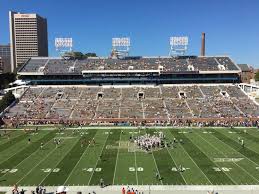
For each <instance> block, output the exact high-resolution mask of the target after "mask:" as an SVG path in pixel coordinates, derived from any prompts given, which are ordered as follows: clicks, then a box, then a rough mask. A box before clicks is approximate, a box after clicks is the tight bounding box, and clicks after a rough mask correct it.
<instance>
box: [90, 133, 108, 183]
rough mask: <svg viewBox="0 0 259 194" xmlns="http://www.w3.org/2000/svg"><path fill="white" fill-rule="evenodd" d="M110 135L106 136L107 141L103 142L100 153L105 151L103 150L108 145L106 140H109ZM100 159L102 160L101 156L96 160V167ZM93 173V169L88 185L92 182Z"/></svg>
mask: <svg viewBox="0 0 259 194" xmlns="http://www.w3.org/2000/svg"><path fill="white" fill-rule="evenodd" d="M108 137H109V135H108V136H107V137H106V140H105V142H104V144H103V147H102V150H101V152H100V154H102V153H103V150H104V148H105V147H106V146H105V145H106V142H107V140H108ZM99 160H100V158H99V157H98V159H97V160H96V163H95V168H96V167H97V164H98V161H99ZM93 175H94V171H93V173H92V174H91V176H90V179H89V181H88V183H87V185H90V182H91V179H92V177H93Z"/></svg>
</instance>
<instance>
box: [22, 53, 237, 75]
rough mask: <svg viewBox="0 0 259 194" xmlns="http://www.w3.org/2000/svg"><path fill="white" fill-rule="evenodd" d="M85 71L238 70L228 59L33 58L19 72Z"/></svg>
mask: <svg viewBox="0 0 259 194" xmlns="http://www.w3.org/2000/svg"><path fill="white" fill-rule="evenodd" d="M83 70H88V71H89V70H99V71H108V70H159V71H160V72H161V73H168V72H188V71H230V70H239V68H238V67H237V66H236V65H235V64H234V63H233V62H232V61H231V59H230V58H229V57H195V58H177V57H155V58H139V59H110V58H94V59H93V58H90V59H84V60H75V61H74V60H64V59H51V58H45V59H44V58H32V59H31V60H29V62H28V63H27V64H25V66H24V67H23V68H22V69H21V70H20V71H19V73H26V72H27V73H28V72H30V73H33V72H39V71H40V72H43V73H44V74H45V75H52V74H77V75H81V73H82V71H83Z"/></svg>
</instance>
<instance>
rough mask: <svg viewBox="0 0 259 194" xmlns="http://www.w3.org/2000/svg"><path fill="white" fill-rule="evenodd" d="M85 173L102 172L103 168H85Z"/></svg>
mask: <svg viewBox="0 0 259 194" xmlns="http://www.w3.org/2000/svg"><path fill="white" fill-rule="evenodd" d="M83 171H87V172H93V171H95V172H101V171H102V168H83Z"/></svg>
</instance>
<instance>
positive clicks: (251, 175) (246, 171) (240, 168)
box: [198, 134, 259, 182]
mask: <svg viewBox="0 0 259 194" xmlns="http://www.w3.org/2000/svg"><path fill="white" fill-rule="evenodd" d="M198 136H199V137H200V138H201V139H203V140H204V141H205V142H207V143H208V144H209V145H210V146H212V147H213V148H214V149H215V150H217V151H218V152H219V153H221V154H223V155H224V156H225V157H226V154H225V153H224V152H222V151H220V150H219V149H218V148H216V147H215V146H214V145H213V144H211V143H210V142H209V141H207V140H206V139H205V138H203V137H202V136H200V135H199V134H198ZM213 137H214V136H213ZM233 163H234V164H235V165H236V166H238V167H239V168H240V169H242V170H243V171H244V172H245V173H246V174H248V176H250V177H251V178H253V179H255V180H256V181H257V182H259V180H258V179H257V178H255V177H254V176H253V175H251V174H250V173H249V172H247V170H246V169H244V168H243V167H241V166H239V165H238V164H237V163H236V162H233ZM214 164H215V162H214ZM226 169H227V168H225V170H226ZM230 169H231V168H230ZM222 171H223V172H228V171H227V170H226V171H224V169H222ZM229 177H230V176H229ZM231 180H232V179H231Z"/></svg>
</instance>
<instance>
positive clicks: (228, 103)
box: [4, 84, 259, 121]
mask: <svg viewBox="0 0 259 194" xmlns="http://www.w3.org/2000/svg"><path fill="white" fill-rule="evenodd" d="M258 116H259V106H258V105H257V104H255V102H253V101H252V100H251V99H249V97H248V96H247V95H246V94H245V93H244V92H243V91H242V90H241V89H240V88H239V87H238V86H235V85H226V84H225V85H159V86H117V87H113V86H94V87H90V86H89V87H87V86H53V87H47V86H36V87H29V88H28V89H27V90H26V91H25V93H24V94H23V95H22V97H21V99H20V101H19V102H18V103H17V104H16V105H15V106H13V107H12V108H11V109H10V110H9V111H8V112H7V113H6V114H5V116H4V117H5V119H7V120H8V119H13V120H15V119H17V120H21V121H22V120H30V119H34V120H44V119H49V120H52V119H57V120H62V119H66V120H95V119H97V120H101V119H104V120H105V119H115V120H116V119H154V120H169V119H183V118H187V119H188V118H190V119H191V118H250V117H258Z"/></svg>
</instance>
